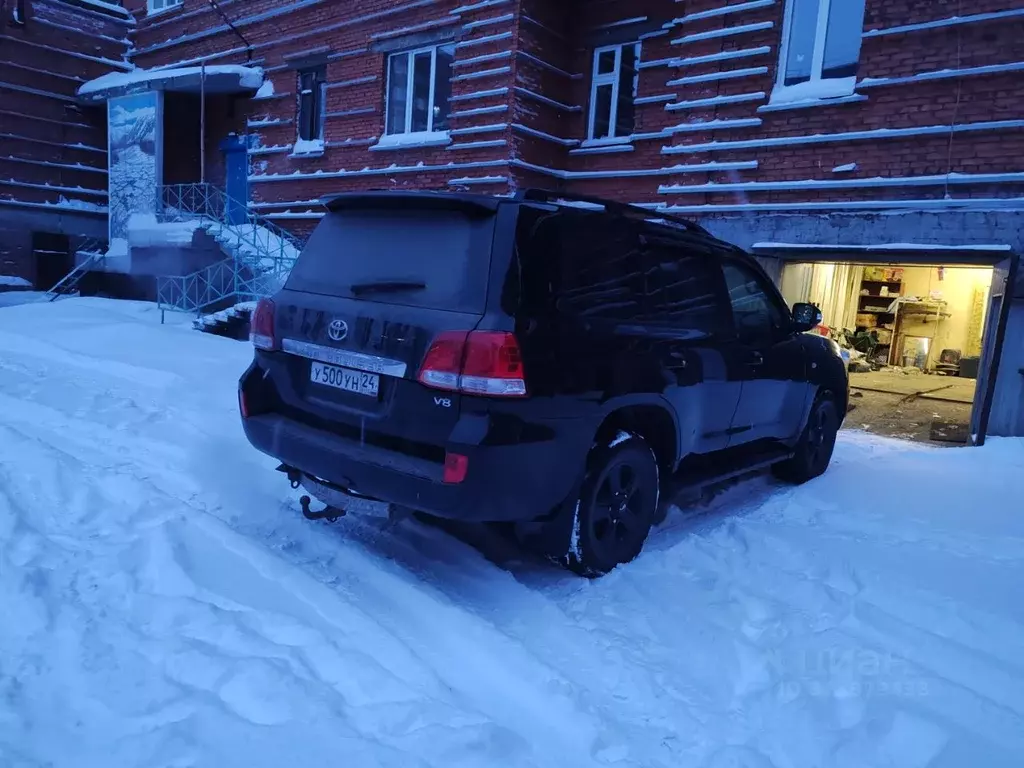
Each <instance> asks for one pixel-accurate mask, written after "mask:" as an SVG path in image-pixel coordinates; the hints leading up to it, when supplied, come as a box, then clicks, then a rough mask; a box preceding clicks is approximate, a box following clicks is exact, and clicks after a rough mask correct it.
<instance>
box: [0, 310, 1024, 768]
mask: <svg viewBox="0 0 1024 768" xmlns="http://www.w3.org/2000/svg"><path fill="white" fill-rule="evenodd" d="M249 357H250V352H249V350H248V349H247V348H246V346H245V345H243V344H240V343H238V342H233V341H228V340H225V339H221V338H217V337H213V336H208V335H203V334H199V333H196V332H195V331H192V330H189V329H188V326H187V322H183V323H182V324H180V325H173V326H160V325H159V321H158V312H157V311H156V310H155V308H154V307H152V306H147V305H143V304H128V303H115V302H107V301H102V300H94V299H70V300H63V301H59V302H56V303H53V304H50V303H45V304H28V305H24V306H11V307H5V308H0V605H2V611H3V613H2V619H0V765H3V766H19V767H20V766H44V765H45V766H57V767H60V768H63V767H64V766H74V767H75V768H77V767H79V766H82V767H85V766H89V767H92V766H95V767H96V768H100V767H102V768H116V767H120V766H130V767H132V768H135V767H139V766H145V767H146V768H149V767H154V768H155V767H157V766H160V767H165V766H166V767H170V766H177V767H184V766H196V767H200V766H202V767H206V766H210V767H213V766H218V767H221V766H246V767H247V768H248V767H251V766H268V767H269V766H273V768H280V767H281V766H310V767H312V766H327V765H338V766H360V768H364V767H366V768H369V767H370V766H395V767H396V768H397V767H399V766H401V768H412V767H414V766H438V767H442V766H443V768H458V767H460V766H474V767H477V766H488V767H489V766H560V767H562V768H565V767H567V766H569V767H572V768H575V767H576V766H603V765H617V766H643V767H644V768H647V767H651V768H687V767H689V766H694V767H702V768H725V767H726V766H731V767H733V768H740V767H742V768H767V767H768V766H775V767H776V768H807V767H808V766H837V767H839V768H846V767H848V768H864V767H865V766H898V767H899V768H924V766H938V767H944V766H948V767H953V766H956V767H958V768H959V767H962V766H967V765H977V766H985V767H986V768H998V767H1000V766H1006V767H1009V766H1015V765H1019V760H1020V756H1021V755H1022V754H1024V654H1022V653H1021V651H1022V650H1024V601H1022V600H1021V594H1020V585H1021V584H1022V583H1024V516H1022V515H1021V514H1020V505H1019V501H1013V500H1012V499H1013V498H1014V497H1013V496H1012V495H1011V490H1012V488H1011V486H1012V484H1019V482H1020V474H1021V469H1022V467H1024V445H1022V443H1021V441H1019V440H994V441H992V442H991V443H990V444H989V445H988V446H986V447H985V448H981V449H966V448H965V449H930V448H925V447H920V446H913V445H910V444H904V443H898V442H894V441H889V440H883V439H878V438H872V437H868V436H865V435H862V434H857V433H849V434H845V435H844V437H843V438H842V439H841V441H840V444H839V446H838V449H837V455H836V459H835V463H834V465H833V467H832V468H831V469H830V471H829V472H828V473H827V475H825V476H824V477H823V478H821V479H819V480H816V481H813V482H811V483H809V484H808V485H806V486H803V487H800V488H790V487H786V486H781V485H777V484H774V483H773V482H770V481H768V480H765V479H759V480H754V481H750V482H747V483H745V484H743V485H741V486H738V487H736V488H734V489H733V490H731V491H728V492H726V493H724V494H722V495H721V496H720V497H718V498H717V499H716V500H715V501H714V502H712V503H711V504H709V505H707V506H704V507H701V508H698V509H695V510H689V511H688V512H689V514H688V515H684V514H683V513H681V512H675V513H673V515H672V516H670V518H669V520H668V522H667V523H666V524H665V526H663V527H662V528H661V529H659V530H658V531H657V532H656V533H655V534H654V535H653V537H652V539H651V541H650V542H649V545H648V547H647V550H646V551H645V553H644V554H643V555H642V556H641V557H640V558H639V559H638V560H637V561H635V562H634V563H632V564H631V565H629V566H627V567H625V568H620V569H618V570H617V571H615V572H613V573H612V574H611V575H609V576H608V577H606V578H604V579H601V580H600V581H596V582H587V581H582V580H579V579H577V578H575V577H572V576H569V575H567V574H565V573H563V572H561V571H559V570H556V569H552V568H548V567H546V566H544V565H542V564H539V563H536V562H533V561H531V560H529V559H525V558H520V557H519V556H517V555H516V554H515V550H514V549H510V548H508V547H507V546H503V545H501V544H500V542H499V543H495V542H487V541H485V542H483V546H484V549H485V551H486V552H487V553H488V556H489V557H490V558H491V560H488V559H486V558H485V557H484V556H483V555H481V554H480V552H479V551H478V550H477V549H474V548H472V547H470V546H468V545H467V544H465V543H462V542H459V541H457V540H455V539H453V538H451V537H449V536H448V535H446V534H444V533H441V532H440V531H438V530H436V529H434V528H430V527H425V526H422V525H420V524H418V523H415V522H407V523H404V524H402V525H401V526H400V527H399V528H397V529H396V530H394V531H391V532H385V531H382V530H381V528H380V526H379V524H378V523H376V522H371V521H359V520H345V521H342V522H341V523H339V524H337V525H334V526H328V525H325V524H311V523H308V522H305V521H304V520H302V519H301V517H300V515H299V511H298V505H297V503H296V499H295V495H294V494H293V493H292V492H290V491H289V490H288V488H287V484H286V483H285V482H284V481H283V479H282V477H281V476H280V475H279V474H278V473H275V472H274V471H273V467H274V462H273V461H271V460H270V459H268V458H265V457H262V456H260V455H258V454H257V453H256V452H255V451H253V450H251V449H250V447H249V446H248V444H247V443H246V442H245V440H244V437H243V435H242V432H241V429H240V426H239V421H238V416H237V414H236V401H235V384H236V381H237V377H238V375H239V374H240V373H241V371H242V370H243V368H244V367H245V366H246V365H247V363H248V360H249ZM492 560H493V561H497V562H500V563H501V564H502V565H501V566H499V565H495V564H494V563H493V562H492Z"/></svg>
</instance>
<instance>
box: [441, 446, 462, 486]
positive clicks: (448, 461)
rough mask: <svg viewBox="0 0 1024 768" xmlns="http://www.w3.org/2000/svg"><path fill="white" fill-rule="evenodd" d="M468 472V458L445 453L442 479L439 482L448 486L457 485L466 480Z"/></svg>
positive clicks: (459, 454) (457, 454)
mask: <svg viewBox="0 0 1024 768" xmlns="http://www.w3.org/2000/svg"><path fill="white" fill-rule="evenodd" d="M467 472H469V457H468V456H463V455H462V454H461V453H446V454H445V455H444V477H443V478H442V479H441V482H443V483H447V484H448V485H458V484H459V483H461V482H462V481H463V480H465V479H466V473H467Z"/></svg>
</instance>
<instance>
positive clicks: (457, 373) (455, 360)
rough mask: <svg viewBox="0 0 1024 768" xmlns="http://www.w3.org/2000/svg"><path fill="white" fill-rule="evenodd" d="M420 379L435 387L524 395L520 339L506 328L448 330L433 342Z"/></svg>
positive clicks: (489, 393)
mask: <svg viewBox="0 0 1024 768" xmlns="http://www.w3.org/2000/svg"><path fill="white" fill-rule="evenodd" d="M418 378H419V382H420V383H421V384H424V385H426V386H428V387H433V388H434V389H447V390H452V391H460V392H466V393H467V394H471V395H488V396H494V397H524V396H525V395H526V376H525V373H524V371H523V359H522V355H521V353H520V350H519V342H518V341H517V340H516V337H515V335H514V334H511V333H506V332H504V331H469V332H467V331H446V332H444V333H441V334H438V336H437V338H435V339H434V343H433V344H431V345H430V349H429V350H428V351H427V355H426V357H425V358H424V360H423V365H422V366H421V367H420V373H419V377H418Z"/></svg>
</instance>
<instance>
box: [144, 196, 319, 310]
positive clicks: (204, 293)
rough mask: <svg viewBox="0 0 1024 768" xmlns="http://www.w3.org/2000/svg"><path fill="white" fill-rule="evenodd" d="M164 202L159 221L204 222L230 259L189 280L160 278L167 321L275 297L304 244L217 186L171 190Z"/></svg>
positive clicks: (159, 296) (159, 298)
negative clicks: (178, 315)
mask: <svg viewBox="0 0 1024 768" xmlns="http://www.w3.org/2000/svg"><path fill="white" fill-rule="evenodd" d="M162 203H163V204H162V206H161V210H160V212H158V213H157V220H158V221H162V222H194V221H198V222H200V226H201V227H202V228H203V229H204V230H206V231H207V232H208V233H209V234H210V236H211V237H213V238H214V239H215V240H216V241H217V242H218V243H219V244H220V246H221V248H222V249H223V250H224V252H225V253H227V254H229V257H228V258H226V259H224V260H223V261H219V262H217V263H215V264H211V265H209V266H207V267H204V268H202V269H199V270H196V271H195V272H192V273H191V274H188V275H174V276H171V275H167V276H162V277H159V278H157V285H156V289H157V304H158V306H159V307H160V311H161V318H162V317H163V314H164V312H166V311H174V312H189V313H194V314H195V315H196V316H197V317H198V316H200V315H202V314H203V312H204V311H210V310H212V309H221V310H222V309H225V308H227V307H229V306H232V305H235V304H240V303H244V302H251V301H255V300H257V299H259V298H261V297H263V296H268V295H270V294H272V293H275V292H276V291H277V290H278V289H279V288H280V286H281V285H282V284H283V283H284V281H285V280H286V279H287V277H288V273H289V272H291V269H292V266H293V265H294V264H295V260H296V259H297V258H298V255H299V251H300V250H302V246H303V244H304V243H303V241H302V240H301V239H300V238H297V237H295V236H294V235H292V234H291V233H289V232H286V231H285V230H283V229H281V228H280V227H278V226H277V225H276V224H274V223H273V222H271V221H269V220H267V219H265V218H263V217H262V216H258V215H256V214H253V213H251V212H250V211H249V210H248V207H247V206H246V205H245V203H242V202H240V201H238V200H234V199H232V198H230V197H228V196H227V195H226V194H225V193H224V192H223V190H220V189H218V188H217V187H214V186H213V185H211V184H176V185H171V186H166V187H164V188H163V189H162ZM197 327H199V325H197ZM204 327H205V324H204Z"/></svg>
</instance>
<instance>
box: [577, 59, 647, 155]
mask: <svg viewBox="0 0 1024 768" xmlns="http://www.w3.org/2000/svg"><path fill="white" fill-rule="evenodd" d="M639 59H640V43H627V44H625V45H608V46H605V47H603V48H598V49H596V50H595V51H594V72H593V78H592V81H591V85H590V119H589V121H588V123H587V139H588V140H589V141H602V140H605V141H607V140H609V139H620V140H625V139H626V138H627V137H628V136H629V135H630V134H632V133H633V111H634V106H633V100H634V99H635V98H636V89H637V83H638V82H639V70H637V68H636V64H637V61H639Z"/></svg>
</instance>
